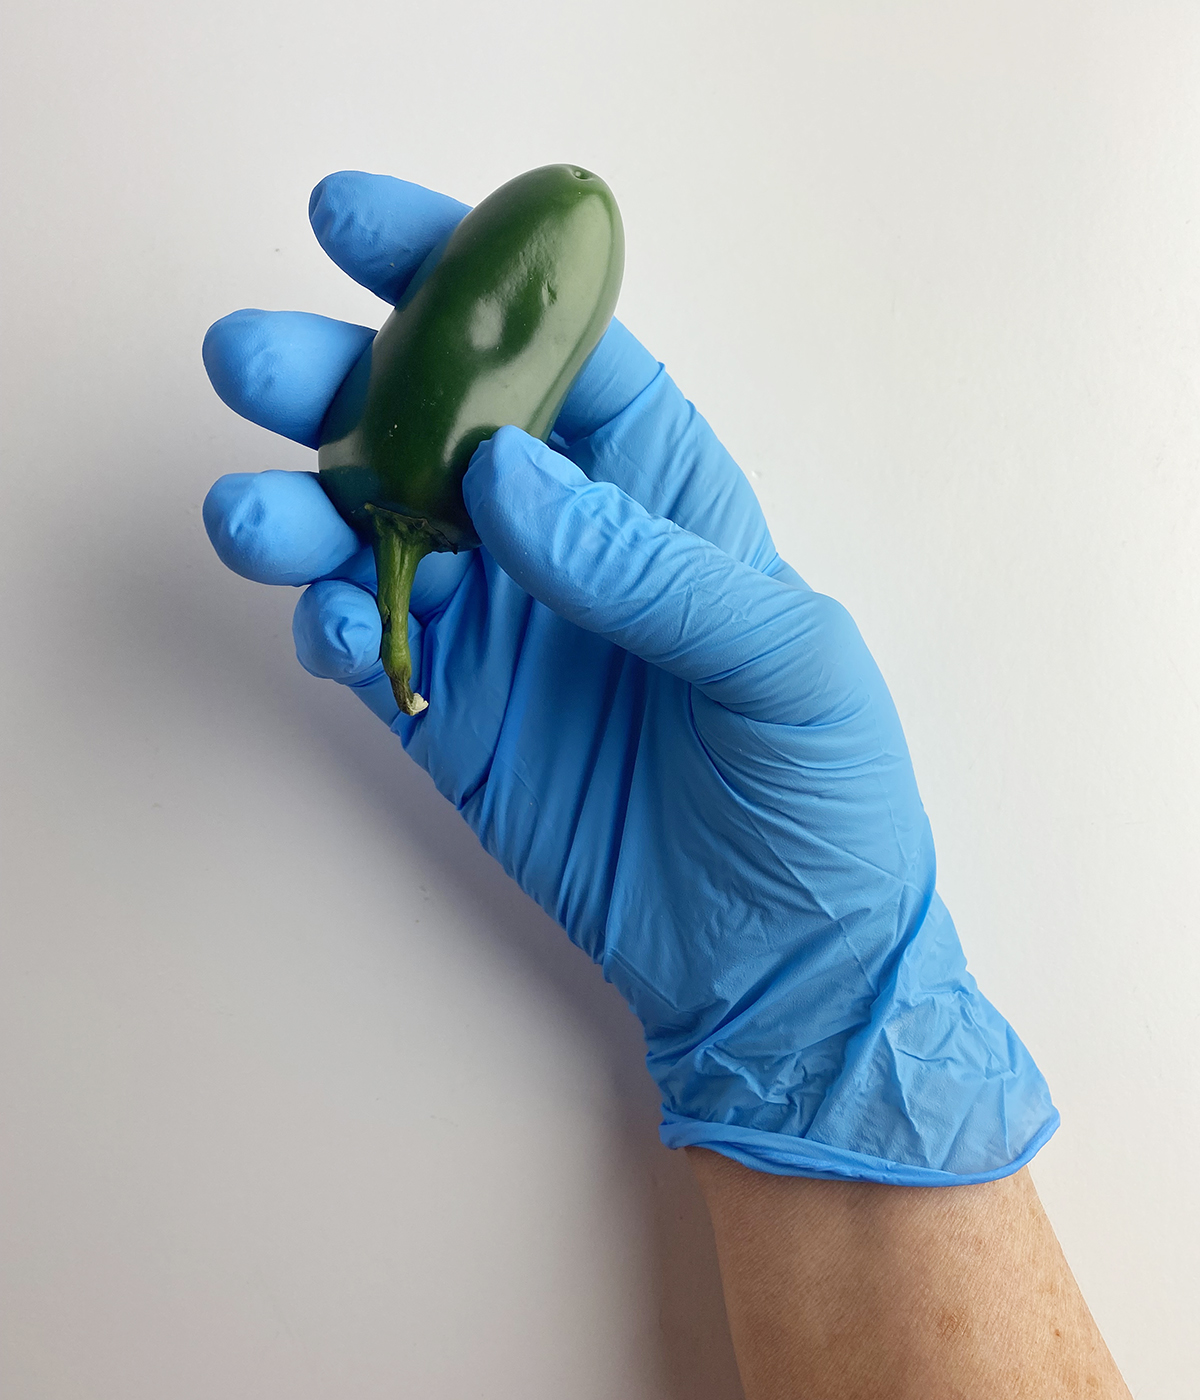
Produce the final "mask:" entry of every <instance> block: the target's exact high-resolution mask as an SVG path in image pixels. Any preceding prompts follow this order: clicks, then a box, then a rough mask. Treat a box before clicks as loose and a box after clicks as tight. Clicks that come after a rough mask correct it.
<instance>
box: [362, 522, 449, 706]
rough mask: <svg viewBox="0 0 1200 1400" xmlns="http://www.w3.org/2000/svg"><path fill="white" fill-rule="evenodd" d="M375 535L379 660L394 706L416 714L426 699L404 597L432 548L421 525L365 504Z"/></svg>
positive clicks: (427, 703)
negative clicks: (415, 669)
mask: <svg viewBox="0 0 1200 1400" xmlns="http://www.w3.org/2000/svg"><path fill="white" fill-rule="evenodd" d="M366 509H367V512H368V513H369V515H370V517H371V524H372V525H373V526H374V534H375V541H374V544H375V571H376V573H377V574H378V575H379V591H378V594H377V602H378V604H379V620H380V621H381V622H382V623H383V637H382V639H381V641H380V644H379V659H380V660H381V661H382V662H383V669H384V670H385V671H386V672H387V674H388V679H389V680H390V681H391V683H392V694H393V695H394V696H395V697H396V704H397V705H399V706H400V709H401V710H402V711H403V713H404V714H406V715H419V714H420V713H421V711H422V710H424V709H427V708H428V706H429V701H428V700H425V699H424V698H422V697H421V696H420V695H417V694H416V693H415V692H414V690H413V688H412V686H411V685H410V684H409V682H410V681H411V680H412V657H411V656H410V655H409V651H408V598H409V594H410V593H411V592H412V585H413V576H414V575H415V574H416V572H417V565H418V564H419V563H420V562H421V560H422V559H424V557H425V556H426V555H427V554H428V553H429V551H430V550H431V549H432V548H433V541H432V539H431V538H430V537H429V534H428V532H427V530H426V526H425V521H423V520H409V519H407V518H406V517H405V516H403V515H397V514H396V513H395V511H391V510H384V509H382V508H381V507H380V506H371V505H369V506H367V507H366Z"/></svg>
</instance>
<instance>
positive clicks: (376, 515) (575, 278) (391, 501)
mask: <svg viewBox="0 0 1200 1400" xmlns="http://www.w3.org/2000/svg"><path fill="white" fill-rule="evenodd" d="M624 251H625V241H624V234H623V230H622V226H621V216H620V212H619V211H618V209H617V205H616V201H615V200H614V199H613V196H612V192H611V191H610V190H609V188H608V186H607V185H606V184H605V183H604V181H603V180H601V179H599V178H598V177H597V176H595V175H592V174H590V173H589V172H587V171H586V170H581V169H580V168H579V167H578V166H573V165H547V166H543V167H541V168H540V169H538V170H531V171H529V172H527V173H526V174H524V175H519V176H517V178H516V179H515V180H510V181H509V182H508V184H506V185H502V186H501V187H500V189H498V190H496V191H495V193H493V194H491V195H489V196H488V198H487V199H485V200H484V201H483V202H482V203H481V204H479V205H478V206H476V208H474V209H473V210H472V211H471V212H470V213H469V214H468V215H467V216H466V218H465V219H463V221H462V223H461V224H459V226H458V227H457V228H456V229H455V230H454V232H453V233H452V234H451V235H450V238H449V240H448V241H447V243H446V244H445V247H444V248H443V249H442V250H440V255H439V254H438V252H437V251H435V253H434V254H431V255H430V258H429V259H427V261H426V265H425V266H423V267H422V269H421V270H420V272H419V273H418V274H417V276H416V277H414V279H413V282H412V285H411V286H410V288H409V290H408V291H407V292H406V294H405V296H404V297H403V298H402V299H401V301H400V302H399V303H398V304H397V306H396V309H395V311H393V313H392V314H391V316H390V317H389V318H388V319H387V321H386V322H385V323H384V325H383V327H382V328H381V329H380V331H379V333H378V335H377V336H376V337H375V339H374V341H373V343H372V344H371V345H370V346H368V347H367V349H366V350H365V351H364V352H363V354H362V357H361V358H360V359H359V361H358V363H357V364H356V365H355V366H354V368H353V369H352V370H351V371H350V373H349V374H348V375H347V377H346V379H345V382H344V383H343V384H342V386H341V388H340V389H339V390H338V392H337V395H336V396H335V398H334V400H333V403H332V404H331V405H330V408H329V412H328V413H327V415H326V417H325V422H324V425H323V427H322V432H321V446H320V453H319V457H318V463H319V469H320V480H321V484H322V486H324V488H325V491H326V493H327V494H328V495H329V498H330V499H331V500H332V501H333V504H334V505H335V506H336V507H337V509H338V511H339V512H340V513H341V515H342V516H343V517H344V518H345V519H346V520H347V521H349V522H350V524H351V525H353V526H354V528H355V529H356V530H357V531H358V532H359V533H360V534H361V535H363V536H364V537H366V538H369V539H370V540H371V541H372V543H373V545H374V549H375V560H376V566H377V570H378V575H379V593H378V597H379V611H380V616H381V618H382V620H383V627H384V637H383V644H382V646H381V649H380V655H381V657H382V659H383V663H384V668H385V670H386V671H387V673H388V675H389V677H390V678H391V681H392V688H393V690H394V691H395V693H396V699H397V702H398V703H399V705H400V707H401V709H402V710H404V711H405V713H408V714H416V713H418V712H419V711H420V710H422V709H424V708H425V702H424V701H423V700H422V699H421V697H420V696H417V695H414V694H413V692H412V690H411V688H410V686H409V679H410V676H411V664H410V660H409V656H408V594H409V590H410V588H411V586H412V578H413V573H414V571H415V569H416V566H417V563H418V562H419V561H420V559H421V558H422V557H423V556H424V555H425V554H426V553H428V552H429V551H430V550H455V551H457V550H459V549H463V548H471V547H472V546H474V545H477V544H478V543H479V539H478V536H477V535H476V534H475V531H474V529H473V527H472V525H471V520H470V517H469V516H468V515H467V512H466V508H465V506H464V505H463V496H462V479H463V475H464V473H465V472H466V469H467V466H468V464H469V463H470V460H471V456H472V454H473V453H474V451H475V449H476V448H477V447H478V446H479V444H480V443H481V442H483V441H484V440H485V439H486V438H489V437H491V435H492V434H493V433H494V432H495V431H496V429H497V428H499V427H501V426H503V425H504V424H506V423H514V424H516V425H517V426H518V427H520V428H523V429H524V430H525V431H526V432H528V433H531V434H533V435H534V436H536V437H540V438H541V439H542V440H543V441H544V440H545V439H546V438H547V437H549V435H550V430H551V428H552V427H553V425H554V420H555V418H556V417H557V416H558V411H559V409H560V408H561V407H562V403H563V400H564V399H565V398H566V395H567V391H568V389H569V388H570V387H571V383H572V381H573V380H574V378H575V376H576V375H577V374H578V373H579V370H580V369H581V368H582V367H583V363H584V361H585V360H586V359H587V357H588V356H589V355H590V354H591V352H592V351H593V350H594V349H595V347H596V345H597V344H598V343H599V341H600V338H601V336H602V335H603V334H604V331H605V329H606V327H607V326H608V323H609V320H610V319H611V317H612V313H613V308H614V307H615V305H616V301H617V293H618V291H619V290H620V285H621V273H622V270H623V267H624Z"/></svg>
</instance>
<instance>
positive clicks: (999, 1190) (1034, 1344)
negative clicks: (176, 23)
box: [687, 1148, 1130, 1400]
mask: <svg viewBox="0 0 1200 1400" xmlns="http://www.w3.org/2000/svg"><path fill="white" fill-rule="evenodd" d="M687 1151H688V1157H689V1159H690V1161H691V1164H692V1167H693V1169H694V1171H695V1173H696V1176H697V1178H698V1180H699V1182H700V1186H701V1189H702V1191H703V1192H704V1196H705V1199H706V1201H707V1203H708V1209H709V1213H710V1215H711V1217H712V1223H713V1231H714V1234H715V1236H716V1243H717V1253H718V1257H719V1259H720V1265H721V1280H722V1284H723V1286H724V1289H725V1303H726V1308H727V1310H728V1313H729V1325H730V1330H731V1332H732V1335H733V1344H734V1349H735V1351H736V1353H737V1359H738V1368H739V1370H740V1372H741V1376H742V1384H743V1387H744V1389H745V1393H746V1400H801V1397H803V1400H975V1397H979V1400H1025V1397H1029V1400H1084V1397H1086V1400H1129V1394H1130V1392H1129V1390H1128V1388H1127V1387H1126V1385H1125V1382H1124V1381H1123V1380H1122V1379H1121V1374H1120V1372H1119V1371H1118V1370H1117V1367H1116V1363H1115V1362H1114V1361H1113V1359H1112V1356H1111V1355H1110V1354H1109V1351H1108V1348H1107V1347H1106V1346H1105V1344H1104V1339H1103V1338H1102V1337H1101V1335H1100V1332H1099V1329H1098V1328H1097V1326H1096V1323H1095V1321H1094V1320H1093V1318H1092V1315H1091V1313H1090V1312H1089V1311H1088V1307H1087V1304H1086V1303H1085V1302H1084V1300H1083V1295H1082V1293H1080V1291H1079V1285H1078V1284H1077V1283H1076V1282H1075V1279H1074V1276H1073V1275H1072V1273H1071V1270H1070V1268H1069V1267H1068V1266H1067V1261H1066V1259H1065V1258H1064V1256H1063V1252H1062V1249H1061V1247H1060V1246H1059V1243H1058V1240H1057V1238H1056V1237H1055V1234H1054V1230H1053V1229H1052V1227H1051V1225H1050V1222H1049V1220H1048V1219H1047V1217H1046V1212H1045V1211H1044V1210H1043V1208H1042V1204H1041V1201H1040V1200H1039V1199H1038V1195H1037V1191H1036V1189H1035V1188H1034V1184H1033V1180H1032V1178H1031V1177H1030V1175H1029V1172H1028V1169H1025V1170H1022V1171H1019V1172H1017V1173H1016V1174H1015V1175H1014V1176H1010V1177H1006V1178H1004V1179H1003V1180H1000V1181H992V1182H988V1183H986V1184H984V1185H980V1186H945V1187H912V1186H884V1185H880V1184H878V1183H876V1182H858V1181H819V1180H813V1179H810V1178H806V1177H781V1176H768V1175H766V1174H765V1173H762V1172H754V1171H750V1170H749V1169H748V1168H746V1167H743V1166H741V1165H740V1164H739V1163H737V1162H733V1161H731V1160H729V1159H728V1158H726V1157H722V1156H720V1155H719V1154H717V1153H715V1152H710V1151H707V1150H705V1149H703V1148H689V1149H687Z"/></svg>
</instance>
